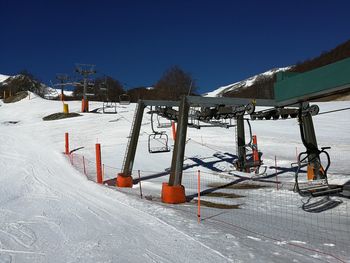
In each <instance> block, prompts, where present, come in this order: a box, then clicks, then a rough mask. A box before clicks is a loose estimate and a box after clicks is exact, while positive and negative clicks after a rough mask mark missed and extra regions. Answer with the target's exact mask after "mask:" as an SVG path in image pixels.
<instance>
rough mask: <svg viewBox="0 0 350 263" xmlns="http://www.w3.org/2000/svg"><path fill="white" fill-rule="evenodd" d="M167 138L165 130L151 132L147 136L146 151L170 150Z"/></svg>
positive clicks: (160, 151) (162, 151) (159, 151)
mask: <svg viewBox="0 0 350 263" xmlns="http://www.w3.org/2000/svg"><path fill="white" fill-rule="evenodd" d="M168 141H169V138H168V135H167V134H166V133H165V132H159V133H152V134H150V135H149V136H148V152H149V153H164V152H170V147H169V144H168Z"/></svg>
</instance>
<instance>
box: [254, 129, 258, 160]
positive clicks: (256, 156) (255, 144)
mask: <svg viewBox="0 0 350 263" xmlns="http://www.w3.org/2000/svg"><path fill="white" fill-rule="evenodd" d="M253 161H254V163H258V162H259V152H258V140H257V138H256V135H253Z"/></svg>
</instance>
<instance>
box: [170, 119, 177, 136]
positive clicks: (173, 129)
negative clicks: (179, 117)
mask: <svg viewBox="0 0 350 263" xmlns="http://www.w3.org/2000/svg"><path fill="white" fill-rule="evenodd" d="M171 130H172V134H173V140H174V141H175V138H176V127H175V122H174V121H172V122H171Z"/></svg>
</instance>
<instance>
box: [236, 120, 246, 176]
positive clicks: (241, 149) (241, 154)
mask: <svg viewBox="0 0 350 263" xmlns="http://www.w3.org/2000/svg"><path fill="white" fill-rule="evenodd" d="M237 148H238V149H237V154H238V167H237V168H239V170H240V171H244V165H245V157H246V151H245V134H244V118H243V115H242V116H238V117H237Z"/></svg>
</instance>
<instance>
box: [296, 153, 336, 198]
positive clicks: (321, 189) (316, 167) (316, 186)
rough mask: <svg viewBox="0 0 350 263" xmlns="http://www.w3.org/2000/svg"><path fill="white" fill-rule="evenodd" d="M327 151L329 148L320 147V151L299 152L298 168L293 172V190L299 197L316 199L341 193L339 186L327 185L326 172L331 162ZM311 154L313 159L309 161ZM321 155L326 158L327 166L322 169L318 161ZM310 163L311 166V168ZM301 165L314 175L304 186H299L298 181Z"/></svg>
mask: <svg viewBox="0 0 350 263" xmlns="http://www.w3.org/2000/svg"><path fill="white" fill-rule="evenodd" d="M327 149H330V147H322V148H321V150H318V149H314V150H313V151H310V150H308V151H305V152H301V153H300V154H299V155H298V168H297V170H296V172H295V186H294V190H295V191H296V192H298V193H299V194H300V195H301V196H311V197H318V196H324V195H333V194H338V193H340V192H342V191H343V188H342V187H341V186H336V185H329V184H328V177H327V172H328V168H329V166H330V164H331V161H330V157H329V154H328V152H327V151H326V150H327ZM311 154H313V155H314V156H315V157H314V158H312V159H311V160H310V155H311ZM322 155H324V156H325V157H326V162H327V164H326V166H325V168H323V167H322V164H321V161H320V156H322ZM311 163H312V164H313V166H311ZM303 165H307V167H308V169H313V171H312V172H313V173H315V174H316V176H315V178H312V181H309V182H308V183H306V185H305V184H301V182H300V179H299V173H300V169H301V167H302V166H303ZM317 175H319V176H317ZM320 177H321V179H320Z"/></svg>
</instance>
